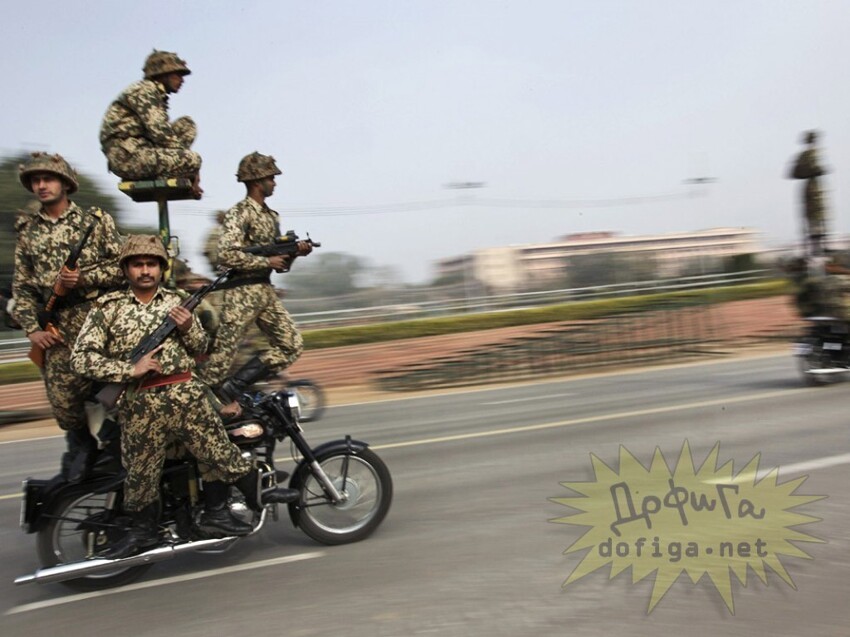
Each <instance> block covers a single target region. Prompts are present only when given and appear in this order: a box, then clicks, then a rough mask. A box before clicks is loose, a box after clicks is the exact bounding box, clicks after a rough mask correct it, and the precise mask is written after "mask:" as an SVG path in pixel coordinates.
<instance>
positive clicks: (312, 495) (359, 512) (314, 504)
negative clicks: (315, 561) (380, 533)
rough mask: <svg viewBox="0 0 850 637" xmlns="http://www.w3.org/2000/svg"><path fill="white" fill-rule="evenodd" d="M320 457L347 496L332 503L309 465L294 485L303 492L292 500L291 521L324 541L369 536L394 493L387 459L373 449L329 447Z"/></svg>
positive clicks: (327, 542)
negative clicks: (346, 450) (382, 458)
mask: <svg viewBox="0 0 850 637" xmlns="http://www.w3.org/2000/svg"><path fill="white" fill-rule="evenodd" d="M316 459H317V461H318V463H319V464H320V465H321V467H322V470H323V471H324V472H325V473H326V474H327V476H328V478H330V480H331V482H332V483H333V485H334V487H336V489H337V491H340V492H343V493H345V495H346V496H347V499H346V500H345V501H344V502H342V503H340V504H333V503H332V502H331V501H330V499H329V498H328V496H327V495H326V494H325V492H324V490H323V489H322V486H321V484H320V483H319V481H318V480H317V479H316V477H315V476H314V475H313V474H312V473H311V472H310V469H309V467H307V466H306V465H305V466H303V467H302V469H301V471H299V472H298V474H297V475H296V476H295V477H294V480H293V484H292V485H290V486H294V487H295V488H298V489H299V490H300V491H301V497H300V498H299V500H298V501H296V502H293V503H291V504H290V505H289V514H290V517H291V518H292V521H293V522H294V523H295V525H296V526H297V527H299V528H300V529H301V530H302V531H304V533H306V534H307V535H308V536H309V537H311V538H312V539H314V540H316V541H317V542H320V543H322V544H328V545H335V544H348V543H350V542H358V541H360V540H362V539H364V538H366V537H368V536H369V535H371V534H372V532H373V531H374V530H375V529H376V528H378V526H379V525H380V524H381V522H382V521H383V519H384V517H386V515H387V512H388V511H389V509H390V504H391V503H392V497H393V483H392V478H391V477H390V472H389V469H387V466H386V465H385V464H384V462H383V460H381V459H380V458H379V457H378V455H377V454H375V453H374V452H373V451H371V450H369V449H364V450H362V451H359V452H358V453H356V454H349V453H346V452H342V451H330V452H328V453H326V454H322V455H320V456H318V457H317V458H316Z"/></svg>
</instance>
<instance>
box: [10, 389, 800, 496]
mask: <svg viewBox="0 0 850 637" xmlns="http://www.w3.org/2000/svg"><path fill="white" fill-rule="evenodd" d="M796 391H807V390H805V389H799V390H796ZM788 395H789V391H788V390H787V389H781V390H777V391H771V392H763V393H760V394H748V395H746V396H737V397H734V398H715V399H713V400H703V401H698V402H693V403H684V404H681V405H667V406H665V407H651V408H648V409H637V410H633V411H620V412H614V413H610V414H600V415H598V416H587V417H585V418H573V419H570V420H559V421H556V422H547V423H541V424H537V425H525V426H522V427H508V428H506V429H493V430H490V431H479V432H475V433H467V434H455V435H452V436H440V437H437V438H424V439H421V440H408V441H405V442H392V443H387V444H384V445H370V448H371V449H398V448H401V447H418V446H421V445H431V444H436V443H441V442H455V441H458V440H471V439H475V438H489V437H491V436H501V435H504V434H513V433H525V432H530V431H538V430H545V429H555V428H559V427H572V426H575V425H584V424H589V423H593V422H604V421H606V420H616V419H618V418H619V419H624V418H633V417H635V416H648V415H653V414H664V413H672V412H676V411H687V410H688V409H697V408H700V407H716V406H725V405H731V404H734V403H745V402H749V401H757V400H769V399H771V398H778V397H780V396H788ZM15 497H20V495H11V496H0V498H15Z"/></svg>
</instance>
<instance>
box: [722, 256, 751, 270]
mask: <svg viewBox="0 0 850 637" xmlns="http://www.w3.org/2000/svg"><path fill="white" fill-rule="evenodd" d="M723 261H724V262H723V271H724V272H746V271H747V270H755V269H756V268H758V267H759V266H758V263H756V255H754V254H752V253H746V254H736V255H734V256H731V257H726V258H725V259H724V260H723Z"/></svg>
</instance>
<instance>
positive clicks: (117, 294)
mask: <svg viewBox="0 0 850 637" xmlns="http://www.w3.org/2000/svg"><path fill="white" fill-rule="evenodd" d="M126 296H127V290H126V289H124V288H120V289H118V290H111V291H110V292H107V293H106V294H102V295H100V296H99V297H97V302H98V303H100V304H104V303H111V302H113V301H120V300H121V299H124V298H126Z"/></svg>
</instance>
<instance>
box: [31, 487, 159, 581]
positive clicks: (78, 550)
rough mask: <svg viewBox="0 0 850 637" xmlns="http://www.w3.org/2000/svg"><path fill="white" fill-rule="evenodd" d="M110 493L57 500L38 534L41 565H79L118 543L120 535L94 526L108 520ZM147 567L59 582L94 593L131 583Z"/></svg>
mask: <svg viewBox="0 0 850 637" xmlns="http://www.w3.org/2000/svg"><path fill="white" fill-rule="evenodd" d="M110 495H111V493H92V492H90V491H87V490H85V489H84V488H81V489H79V490H75V491H72V492H71V493H69V494H68V495H66V496H65V497H63V498H61V499H60V500H59V501H58V502H57V503H56V505H55V506H54V507H51V509H50V510H49V511H46V512H45V514H46V515H49V516H51V518H50V519H49V521H48V523H47V524H46V525H45V526H44V527H43V528H42V529H41V530H40V531H39V532H38V536H37V539H36V547H37V550H38V557H39V560H40V561H41V565H42V566H44V567H51V566H57V565H59V564H67V563H71V562H80V561H83V560H86V559H88V558H90V557H92V555H91V551H92V549H94V550H98V549H100V548H105V546H106V545H107V543H109V542H113V541H115V540H116V539H118V538H119V537H120V536H121V535H123V532H122V531H120V530H115V531H108V530H104V527H102V526H100V525H98V524H90V525H89V527H88V528H86V526H87V525H86V523H87V522H89V523H93V522H100V523H103V522H106V521H107V520H108V519H109V518H110V517H111V511H110V509H109V507H108V506H107V503H108V502H109V500H110V499H111V498H110ZM150 567H151V565H150V564H143V565H141V566H130V567H124V568H120V567H119V568H116V569H115V570H114V571H107V572H105V573H95V574H91V575H86V576H83V577H79V578H77V579H72V580H66V581H64V582H61V583H62V584H63V585H65V586H67V587H69V588H72V589H75V590H81V591H95V590H100V589H103V588H111V587H114V586H120V585H122V584H127V583H129V582H132V581H134V580H135V579H137V578H139V577H141V576H142V574H143V573H144V572H145V571H147V570H148V569H149V568H150Z"/></svg>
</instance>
